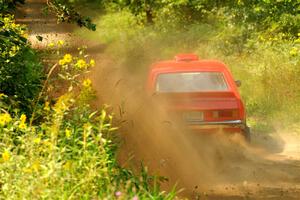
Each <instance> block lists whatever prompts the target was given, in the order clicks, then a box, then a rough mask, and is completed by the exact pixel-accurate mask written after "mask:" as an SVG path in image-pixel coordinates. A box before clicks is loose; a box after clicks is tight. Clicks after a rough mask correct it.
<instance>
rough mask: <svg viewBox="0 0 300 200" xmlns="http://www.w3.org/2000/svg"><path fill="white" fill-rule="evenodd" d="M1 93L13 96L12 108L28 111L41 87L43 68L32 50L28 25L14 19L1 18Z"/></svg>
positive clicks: (8, 16)
mask: <svg viewBox="0 0 300 200" xmlns="http://www.w3.org/2000/svg"><path fill="white" fill-rule="evenodd" d="M0 28H1V29H0V92H1V93H4V94H5V95H7V96H9V101H10V103H11V104H10V106H11V107H12V108H19V109H21V110H23V111H25V112H29V111H30V110H31V106H32V104H31V101H32V100H33V98H34V97H35V96H36V95H37V94H38V92H39V91H40V88H41V79H42V76H43V69H42V66H41V64H40V62H39V59H38V57H37V54H36V53H35V51H34V50H33V49H31V48H30V45H29V43H28V42H27V39H26V37H27V36H26V29H25V27H24V26H21V25H18V24H15V22H14V19H13V16H11V15H0Z"/></svg>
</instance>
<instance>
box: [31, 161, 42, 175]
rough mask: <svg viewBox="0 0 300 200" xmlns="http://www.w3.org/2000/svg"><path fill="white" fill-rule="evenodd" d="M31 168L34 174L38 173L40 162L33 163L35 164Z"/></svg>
mask: <svg viewBox="0 0 300 200" xmlns="http://www.w3.org/2000/svg"><path fill="white" fill-rule="evenodd" d="M31 168H32V169H33V170H34V171H36V172H37V171H39V169H40V168H41V165H40V162H39V161H35V162H34V163H33V164H32V166H31Z"/></svg>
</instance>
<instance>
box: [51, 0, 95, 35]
mask: <svg viewBox="0 0 300 200" xmlns="http://www.w3.org/2000/svg"><path fill="white" fill-rule="evenodd" d="M47 3H48V7H47V9H48V10H50V11H52V12H54V13H55V14H56V16H57V19H58V22H68V23H75V24H77V25H78V26H79V27H86V28H87V29H89V30H92V31H95V30H96V25H95V24H93V23H92V20H91V18H89V17H87V16H83V15H81V14H80V13H79V12H78V11H77V10H76V9H75V8H74V6H73V5H72V3H70V2H68V1H65V0H51V1H48V2H47Z"/></svg>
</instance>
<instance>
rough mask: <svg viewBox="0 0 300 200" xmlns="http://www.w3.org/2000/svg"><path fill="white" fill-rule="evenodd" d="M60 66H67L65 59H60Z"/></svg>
mask: <svg viewBox="0 0 300 200" xmlns="http://www.w3.org/2000/svg"><path fill="white" fill-rule="evenodd" d="M58 64H59V65H65V64H66V62H65V60H64V59H60V60H59V61H58Z"/></svg>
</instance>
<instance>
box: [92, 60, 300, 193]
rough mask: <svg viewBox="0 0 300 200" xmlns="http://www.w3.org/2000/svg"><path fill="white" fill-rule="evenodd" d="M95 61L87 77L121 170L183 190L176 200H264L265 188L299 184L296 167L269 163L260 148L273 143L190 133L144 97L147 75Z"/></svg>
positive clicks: (153, 100)
mask: <svg viewBox="0 0 300 200" xmlns="http://www.w3.org/2000/svg"><path fill="white" fill-rule="evenodd" d="M97 60H98V61H100V62H98V66H97V67H95V68H94V69H93V71H92V73H91V74H90V77H91V79H92V80H93V86H94V88H95V90H96V91H97V96H98V103H99V102H100V105H102V104H103V103H106V102H109V103H110V106H111V108H113V112H114V113H115V121H116V124H117V125H118V126H119V127H120V131H119V134H120V137H121V141H122V142H121V144H120V151H119V162H120V164H121V165H123V166H125V167H128V168H133V169H137V168H138V167H139V166H140V163H141V162H143V163H144V165H145V166H147V167H148V169H149V171H150V173H151V174H156V175H160V176H165V177H167V178H168V179H169V181H168V182H166V183H165V184H163V185H162V186H163V189H165V190H169V189H171V188H172V187H173V186H174V185H175V184H177V188H184V191H183V192H181V193H180V194H179V196H180V195H182V196H185V197H188V198H190V199H197V198H198V197H199V196H202V197H203V196H204V197H207V198H208V199H214V197H216V199H223V197H225V196H229V197H231V198H230V199H234V198H235V197H237V199H238V197H240V196H243V197H244V196H248V197H249V196H250V197H251V195H253V196H252V198H253V199H259V198H258V197H265V199H267V197H268V195H271V194H273V192H266V193H265V190H266V188H268V189H269V188H270V186H272V188H274V187H275V188H286V186H285V185H286V184H288V185H289V184H295V183H297V181H300V170H299V169H300V168H299V165H298V164H300V163H296V164H295V163H293V164H292V165H291V163H289V162H288V161H286V160H285V159H283V160H281V161H279V160H277V159H273V158H270V155H271V153H270V151H268V149H266V148H264V145H266V144H271V145H272V141H273V139H270V138H269V139H268V140H267V141H266V142H265V143H264V144H261V141H264V140H265V139H264V138H259V137H256V138H254V144H251V145H249V144H248V143H247V142H246V141H245V140H244V139H243V137H242V136H241V135H239V134H232V135H224V134H223V133H215V134H201V133H195V132H190V131H188V129H187V128H186V127H185V126H184V124H181V122H180V120H176V119H174V117H173V116H170V114H169V113H168V112H167V109H165V106H164V105H166V102H165V101H162V100H158V99H157V98H156V97H155V96H149V95H148V94H146V91H145V83H146V76H147V71H143V72H142V73H139V74H134V73H129V72H128V71H126V70H124V68H125V67H124V66H118V65H116V64H115V63H114V62H113V61H112V59H107V58H106V59H104V58H101V56H98V57H97ZM257 138H259V139H257ZM270 149H272V147H270ZM272 155H274V154H272ZM295 190H296V189H295ZM268 191H271V190H268ZM275 191H278V190H277V189H276V190H275ZM297 191H298V190H297ZM256 194H259V196H256ZM288 194H292V193H291V192H289V193H288ZM218 195H221V196H218ZM219 197H220V198H219ZM250 199H251V198H250ZM262 199H264V198H262ZM287 199H289V198H287Z"/></svg>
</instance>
